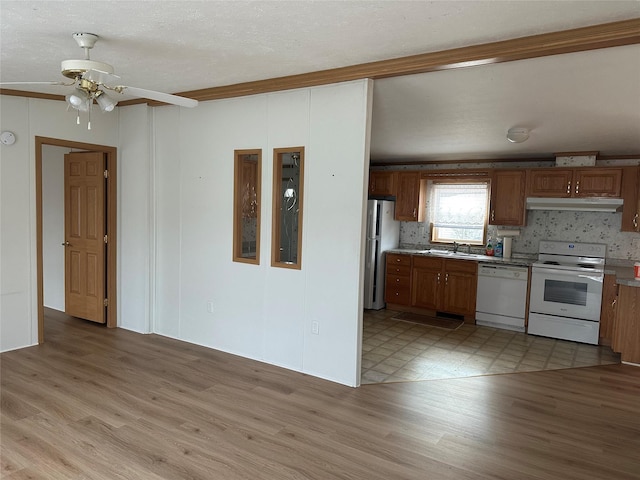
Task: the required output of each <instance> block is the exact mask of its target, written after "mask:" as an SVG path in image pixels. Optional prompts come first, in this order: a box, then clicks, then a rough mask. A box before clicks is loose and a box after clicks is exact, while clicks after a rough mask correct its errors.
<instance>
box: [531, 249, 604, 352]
mask: <svg viewBox="0 0 640 480" xmlns="http://www.w3.org/2000/svg"><path fill="white" fill-rule="evenodd" d="M538 251H539V255H538V261H537V262H536V263H534V264H533V265H532V269H531V293H530V297H529V326H528V329H527V332H528V333H530V334H533V335H541V336H545V337H552V338H560V339H563V340H572V341H575V342H582V343H590V344H593V345H597V344H598V337H599V331H600V306H601V303H602V283H603V281H604V261H605V256H606V253H607V246H606V245H603V244H595V243H574V242H559V241H548V240H545V241H541V242H540V246H539V250H538Z"/></svg>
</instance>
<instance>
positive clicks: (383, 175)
mask: <svg viewBox="0 0 640 480" xmlns="http://www.w3.org/2000/svg"><path fill="white" fill-rule="evenodd" d="M395 194H396V172H387V171H381V172H377V171H374V172H369V195H371V196H374V197H375V196H381V197H389V196H394V195H395Z"/></svg>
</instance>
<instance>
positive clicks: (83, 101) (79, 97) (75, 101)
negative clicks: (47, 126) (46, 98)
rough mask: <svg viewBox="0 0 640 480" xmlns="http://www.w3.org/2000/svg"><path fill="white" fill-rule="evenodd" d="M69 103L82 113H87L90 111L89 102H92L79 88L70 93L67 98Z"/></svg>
mask: <svg viewBox="0 0 640 480" xmlns="http://www.w3.org/2000/svg"><path fill="white" fill-rule="evenodd" d="M65 99H66V100H67V103H68V104H69V106H71V107H72V108H75V109H76V110H80V111H82V112H86V111H87V110H89V102H90V101H91V100H90V98H89V94H88V93H87V92H85V91H84V90H80V89H79V88H77V89H76V90H75V91H74V92H73V93H70V94H69V95H67V96H66V97H65Z"/></svg>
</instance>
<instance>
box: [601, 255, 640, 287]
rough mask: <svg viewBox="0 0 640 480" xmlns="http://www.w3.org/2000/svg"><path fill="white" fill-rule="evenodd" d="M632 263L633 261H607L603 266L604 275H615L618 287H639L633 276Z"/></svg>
mask: <svg viewBox="0 0 640 480" xmlns="http://www.w3.org/2000/svg"><path fill="white" fill-rule="evenodd" d="M633 263H634V261H633V260H622V259H617V258H610V259H607V260H606V262H605V266H604V273H605V274H607V275H615V276H616V283H617V284H618V285H626V286H628V287H640V280H636V279H635V277H634V274H633Z"/></svg>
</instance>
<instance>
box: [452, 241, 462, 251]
mask: <svg viewBox="0 0 640 480" xmlns="http://www.w3.org/2000/svg"><path fill="white" fill-rule="evenodd" d="M458 248H460V244H459V243H458V242H453V253H458Z"/></svg>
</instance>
